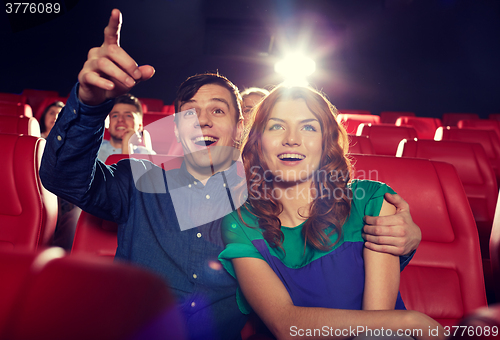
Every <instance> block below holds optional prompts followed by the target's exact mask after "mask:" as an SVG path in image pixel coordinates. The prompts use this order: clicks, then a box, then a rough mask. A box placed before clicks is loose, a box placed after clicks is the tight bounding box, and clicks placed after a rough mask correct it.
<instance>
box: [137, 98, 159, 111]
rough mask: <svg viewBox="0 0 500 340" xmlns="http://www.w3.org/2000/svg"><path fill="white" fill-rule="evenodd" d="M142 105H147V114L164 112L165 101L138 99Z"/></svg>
mask: <svg viewBox="0 0 500 340" xmlns="http://www.w3.org/2000/svg"><path fill="white" fill-rule="evenodd" d="M138 99H139V100H140V101H141V103H142V104H144V105H146V110H144V107H143V111H144V113H147V112H149V111H154V112H161V110H163V105H164V104H163V100H161V99H156V98H138Z"/></svg>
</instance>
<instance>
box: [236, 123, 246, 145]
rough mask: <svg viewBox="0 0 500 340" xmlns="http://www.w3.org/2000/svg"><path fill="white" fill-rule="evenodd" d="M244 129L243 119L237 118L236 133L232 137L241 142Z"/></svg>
mask: <svg viewBox="0 0 500 340" xmlns="http://www.w3.org/2000/svg"><path fill="white" fill-rule="evenodd" d="M244 130H245V120H243V119H240V120H238V123H237V124H236V135H235V136H234V139H235V140H236V141H237V142H239V143H241V141H242V140H241V139H242V138H243V131H244Z"/></svg>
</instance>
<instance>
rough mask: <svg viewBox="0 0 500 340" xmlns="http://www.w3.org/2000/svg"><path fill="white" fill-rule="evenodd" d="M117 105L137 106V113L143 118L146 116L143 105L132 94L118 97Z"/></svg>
mask: <svg viewBox="0 0 500 340" xmlns="http://www.w3.org/2000/svg"><path fill="white" fill-rule="evenodd" d="M116 104H128V105H133V106H135V109H136V112H135V113H138V114H139V115H140V116H141V118H142V117H143V116H144V113H143V112H142V104H141V101H140V100H139V99H137V97H135V96H133V95H131V94H130V93H126V94H124V95H121V96H119V97H116V99H115V105H116Z"/></svg>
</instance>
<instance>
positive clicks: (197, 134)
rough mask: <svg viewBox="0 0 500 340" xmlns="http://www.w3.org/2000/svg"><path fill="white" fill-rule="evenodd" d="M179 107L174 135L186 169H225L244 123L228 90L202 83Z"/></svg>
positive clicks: (195, 171) (197, 171) (193, 171)
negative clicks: (238, 116)
mask: <svg viewBox="0 0 500 340" xmlns="http://www.w3.org/2000/svg"><path fill="white" fill-rule="evenodd" d="M180 111H181V112H179V113H177V114H178V115H179V118H178V120H177V125H176V128H175V135H176V137H177V141H179V142H180V143H181V144H182V148H183V150H184V160H185V162H186V167H187V169H188V171H189V172H190V173H191V174H192V175H194V176H196V175H200V176H201V177H206V176H210V175H212V174H213V173H215V172H218V171H223V170H225V169H227V168H228V167H229V166H230V165H231V163H232V161H233V160H234V159H235V158H237V157H238V156H239V154H238V153H237V152H236V151H237V150H236V149H235V148H234V145H235V141H238V140H239V139H240V137H241V132H242V126H243V122H242V121H239V120H238V118H237V113H236V112H237V111H236V108H235V107H234V104H233V100H232V97H231V93H230V92H229V90H228V89H226V88H224V87H222V86H220V85H214V84H208V85H204V86H202V87H200V89H199V90H198V92H196V94H195V95H194V96H193V97H192V98H191V99H190V100H188V101H187V102H185V103H184V104H182V106H181V107H180ZM199 179H201V178H199Z"/></svg>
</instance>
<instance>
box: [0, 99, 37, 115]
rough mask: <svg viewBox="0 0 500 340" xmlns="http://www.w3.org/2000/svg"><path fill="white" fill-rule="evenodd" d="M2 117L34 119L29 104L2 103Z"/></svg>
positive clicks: (0, 107)
mask: <svg viewBox="0 0 500 340" xmlns="http://www.w3.org/2000/svg"><path fill="white" fill-rule="evenodd" d="M0 115H8V116H25V117H33V111H32V110H31V106H29V105H28V104H20V103H6V102H0Z"/></svg>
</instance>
